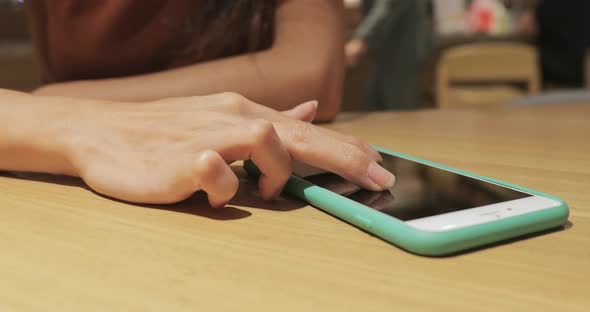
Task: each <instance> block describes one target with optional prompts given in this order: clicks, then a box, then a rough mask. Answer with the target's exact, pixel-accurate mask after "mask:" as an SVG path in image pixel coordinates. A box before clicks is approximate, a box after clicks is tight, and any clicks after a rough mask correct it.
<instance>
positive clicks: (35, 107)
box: [0, 90, 74, 175]
mask: <svg viewBox="0 0 590 312" xmlns="http://www.w3.org/2000/svg"><path fill="white" fill-rule="evenodd" d="M68 101H69V100H64V99H61V98H58V97H55V98H52V97H43V98H41V97H37V98H34V97H33V96H31V95H29V94H26V93H20V92H15V91H7V90H0V171H2V170H12V171H29V172H46V173H55V174H70V175H73V174H74V172H73V169H72V168H71V166H70V163H69V160H68V159H67V157H66V154H67V153H66V152H65V150H66V149H65V146H66V144H65V142H64V141H63V140H62V139H63V137H61V134H62V133H63V130H64V128H66V127H67V125H68V124H69V122H68V121H67V120H66V117H65V116H66V115H67V110H66V107H67V106H69V105H70V103H68Z"/></svg>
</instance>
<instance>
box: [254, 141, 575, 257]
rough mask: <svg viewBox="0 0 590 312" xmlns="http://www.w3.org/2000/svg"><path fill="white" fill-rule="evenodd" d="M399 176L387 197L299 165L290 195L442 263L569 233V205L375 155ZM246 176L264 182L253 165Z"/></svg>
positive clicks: (419, 162)
mask: <svg viewBox="0 0 590 312" xmlns="http://www.w3.org/2000/svg"><path fill="white" fill-rule="evenodd" d="M376 148H377V149H378V151H379V152H380V154H381V156H382V157H383V162H382V164H381V165H382V166H383V167H384V168H385V169H387V170H389V171H390V172H392V173H393V174H395V176H396V183H395V185H394V186H393V187H392V188H391V189H389V190H386V191H382V192H373V191H367V190H364V189H360V188H359V187H357V186H355V185H354V184H351V183H350V182H348V181H346V180H345V179H343V178H341V177H339V176H338V175H336V174H333V173H330V172H326V171H322V170H319V169H317V168H313V167H309V166H306V165H303V164H296V165H295V166H294V170H293V176H292V177H291V179H290V180H289V182H288V183H287V185H286V186H285V191H286V192H287V193H289V194H291V195H294V196H296V197H299V198H301V199H303V200H305V201H307V202H309V203H310V204H312V205H314V206H316V207H318V208H320V209H322V210H324V211H326V212H328V213H330V214H332V215H334V216H336V217H338V218H340V219H343V220H345V221H347V222H349V223H351V224H353V225H355V226H357V227H360V228H362V229H364V230H365V231H367V232H370V233H372V234H374V235H376V236H378V237H380V238H382V239H384V240H386V241H388V242H391V243H393V244H395V245H397V246H399V247H401V248H403V249H405V250H408V251H410V252H413V253H416V254H420V255H427V256H441V255H447V254H452V253H456V252H459V251H463V250H466V249H470V248H474V247H479V246H483V245H486V244H490V243H494V242H498V241H501V240H505V239H510V238H514V237H518V236H521V235H525V234H529V233H533V232H537V231H542V230H547V229H550V228H555V227H559V226H562V225H563V224H565V223H566V222H567V219H568V215H569V210H568V207H567V205H566V204H565V202H564V201H562V200H560V199H558V198H556V197H553V196H551V195H547V194H542V193H540V192H537V191H533V190H529V189H525V188H522V187H519V186H516V185H512V184H509V183H506V182H502V181H499V180H494V179H491V178H487V177H483V176H478V175H475V174H472V173H468V172H464V171H460V170H457V169H453V168H450V167H446V166H443V165H440V164H436V163H433V162H429V161H426V160H423V159H419V158H416V157H412V156H409V155H404V154H401V153H397V152H394V151H389V150H386V149H383V148H379V147H376ZM245 167H246V170H247V171H248V172H249V173H250V174H254V175H256V174H258V171H257V169H256V168H255V166H254V164H252V163H251V162H247V163H246V164H245Z"/></svg>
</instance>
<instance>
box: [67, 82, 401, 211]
mask: <svg viewBox="0 0 590 312" xmlns="http://www.w3.org/2000/svg"><path fill="white" fill-rule="evenodd" d="M316 108H317V102H308V103H304V104H301V105H299V106H297V107H295V108H294V109H292V110H290V111H287V112H283V113H280V112H277V111H275V110H272V109H270V108H267V107H264V106H262V105H258V104H255V103H253V102H251V101H249V100H247V99H245V98H244V97H242V96H240V95H237V94H233V93H222V94H216V95H211V96H202V97H191V98H173V99H166V100H160V101H155V102H148V103H143V104H116V103H103V102H98V104H92V105H90V107H89V108H88V109H87V110H84V111H82V112H80V113H77V114H75V116H74V118H72V119H71V120H69V127H68V129H69V131H68V133H67V135H65V138H66V140H65V142H66V150H67V151H68V152H67V154H68V159H69V160H70V162H71V165H72V168H73V171H74V172H75V173H76V174H77V175H79V176H80V177H81V178H82V179H84V181H85V182H86V183H87V184H88V185H89V186H90V187H91V188H92V189H94V190H96V191H97V192H99V193H102V194H104V195H108V196H111V197H114V198H118V199H122V200H126V201H130V202H142V203H160V204H164V203H173V202H177V201H180V200H183V199H185V198H187V197H189V196H190V195H191V194H193V193H194V192H196V191H198V190H203V191H205V192H206V193H207V194H208V198H209V202H210V203H211V205H212V206H214V207H222V206H224V205H225V204H227V202H229V201H230V200H231V198H232V197H233V196H234V194H235V193H236V191H237V188H238V179H237V177H236V176H235V174H234V172H233V171H232V170H231V168H230V167H229V165H228V164H229V163H231V162H233V161H236V160H246V159H251V160H252V161H254V163H256V165H257V166H258V167H259V168H260V170H261V172H262V175H261V178H260V181H259V187H260V194H261V196H262V197H263V198H265V199H271V198H273V197H275V196H277V195H278V194H279V192H280V191H281V190H282V188H283V186H284V184H285V183H286V181H287V179H288V178H289V175H290V174H291V162H292V161H293V160H298V161H302V162H305V163H308V164H310V165H313V166H315V167H318V168H322V169H325V170H328V171H332V172H334V173H336V174H338V175H340V176H342V177H344V178H346V179H348V180H350V181H351V182H353V183H355V184H357V185H359V186H361V187H364V188H367V189H369V190H375V191H379V190H383V189H387V188H389V187H391V186H392V185H393V183H394V177H393V175H392V174H391V173H389V172H388V171H386V170H385V169H383V168H382V167H381V166H379V165H378V164H377V161H379V160H380V156H379V154H378V153H377V152H376V151H375V150H374V149H372V148H371V147H370V146H369V145H367V144H365V143H362V142H360V141H358V140H356V139H354V138H352V137H349V136H346V135H343V134H339V133H336V132H333V131H329V130H327V129H323V128H319V127H317V126H314V125H312V124H310V123H307V122H305V121H309V120H311V119H313V116H314V114H315V111H316ZM296 118H297V119H296ZM298 119H301V120H298ZM302 120H305V121H302Z"/></svg>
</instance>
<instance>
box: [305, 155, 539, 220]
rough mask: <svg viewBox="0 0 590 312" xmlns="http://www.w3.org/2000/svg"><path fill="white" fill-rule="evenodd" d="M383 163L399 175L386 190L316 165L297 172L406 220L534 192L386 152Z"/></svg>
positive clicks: (501, 200)
mask: <svg viewBox="0 0 590 312" xmlns="http://www.w3.org/2000/svg"><path fill="white" fill-rule="evenodd" d="M381 156H382V157H383V163H382V166H383V167H384V168H385V169H387V170H389V171H390V172H392V173H393V174H394V175H395V177H396V182H395V185H394V186H393V188H391V189H389V190H387V191H383V192H373V191H367V190H363V189H360V188H359V187H357V186H355V185H353V184H352V183H350V182H348V181H346V180H344V179H343V178H341V177H339V176H338V175H335V174H333V173H329V172H322V171H319V170H317V169H315V168H310V167H299V168H298V166H295V169H294V173H295V175H296V176H298V177H300V178H303V179H305V180H307V181H309V182H311V183H312V184H315V185H317V186H320V187H323V188H325V189H328V190H330V191H332V192H335V193H338V194H340V195H343V196H345V197H347V198H349V199H352V200H354V201H356V202H358V203H360V204H363V205H365V206H368V207H371V208H373V209H376V210H379V211H381V212H383V213H385V214H388V215H390V216H393V217H395V218H398V219H400V220H403V221H409V220H414V219H419V218H424V217H430V216H435V215H439V214H444V213H449V212H453V211H458V210H465V209H469V208H475V207H479V206H485V205H490V204H496V203H501V202H505V201H509V200H514V199H520V198H524V197H529V196H531V195H530V194H526V193H523V192H519V191H516V190H513V189H510V188H507V187H503V186H499V185H496V184H492V183H489V182H485V181H481V180H478V179H474V178H471V177H467V176H464V175H460V174H457V173H453V172H450V171H446V170H443V169H438V168H435V167H431V166H428V165H424V164H420V163H417V162H414V161H411V160H407V159H404V158H400V157H396V156H393V155H388V154H383V153H381Z"/></svg>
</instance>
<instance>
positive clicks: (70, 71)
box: [25, 0, 207, 83]
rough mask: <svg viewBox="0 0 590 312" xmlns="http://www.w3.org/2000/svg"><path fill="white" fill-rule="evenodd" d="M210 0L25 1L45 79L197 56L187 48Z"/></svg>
mask: <svg viewBox="0 0 590 312" xmlns="http://www.w3.org/2000/svg"><path fill="white" fill-rule="evenodd" d="M205 1H207V0H173V1H167V0H59V1H55V0H32V1H25V2H26V5H27V11H28V15H29V24H30V27H31V31H32V33H33V38H34V41H35V44H36V47H37V49H38V52H39V59H40V65H41V69H42V75H43V77H42V80H43V82H45V83H48V82H59V81H68V80H82V79H97V78H104V77H120V76H129V75H138V74H144V73H148V72H154V71H159V70H163V69H166V68H171V67H175V66H179V65H184V64H188V63H192V62H195V61H197V60H194V59H191V57H190V55H187V54H186V53H184V52H183V51H184V49H185V46H186V44H187V42H188V40H187V37H188V35H189V34H190V33H194V32H189V31H187V28H189V27H195V26H194V25H193V23H192V22H193V19H194V18H195V17H194V15H195V14H194V13H195V12H199V8H202V6H203V5H204V4H205Z"/></svg>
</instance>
